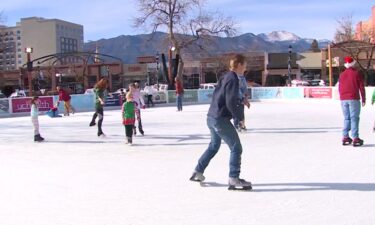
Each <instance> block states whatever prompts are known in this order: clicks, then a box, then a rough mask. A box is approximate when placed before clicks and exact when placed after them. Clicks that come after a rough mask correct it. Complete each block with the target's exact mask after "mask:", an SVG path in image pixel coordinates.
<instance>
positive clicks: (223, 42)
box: [84, 31, 330, 63]
mask: <svg viewBox="0 0 375 225" xmlns="http://www.w3.org/2000/svg"><path fill="white" fill-rule="evenodd" d="M167 37H168V34H167V33H163V32H154V33H151V34H139V35H121V36H118V37H115V38H109V39H100V40H98V41H89V42H87V43H85V44H84V51H95V49H96V47H98V49H99V52H100V53H102V54H108V55H112V56H115V57H118V58H121V59H122V60H123V62H124V63H136V61H137V57H139V56H153V55H155V54H156V53H157V52H158V53H167V49H168V45H167V44H165V43H166V40H167ZM313 40H314V39H311V38H301V37H299V36H297V35H295V34H293V33H290V32H287V31H273V32H271V33H268V34H264V33H261V34H258V35H255V34H253V33H246V34H242V35H239V36H235V37H211V41H210V42H209V44H207V43H206V44H205V45H204V46H205V47H204V50H202V49H201V48H199V47H197V46H191V47H189V48H187V49H185V50H184V52H183V54H184V57H185V58H186V56H190V57H191V58H195V57H196V55H198V54H200V56H202V54H203V55H204V56H213V55H217V54H222V53H226V52H249V51H266V52H288V47H289V45H291V46H292V51H293V52H304V51H307V50H309V49H310V48H311V43H312V42H313ZM329 42H330V41H329V40H318V44H319V48H324V47H326V46H327V45H328V43H329ZM200 44H203V43H202V42H200Z"/></svg>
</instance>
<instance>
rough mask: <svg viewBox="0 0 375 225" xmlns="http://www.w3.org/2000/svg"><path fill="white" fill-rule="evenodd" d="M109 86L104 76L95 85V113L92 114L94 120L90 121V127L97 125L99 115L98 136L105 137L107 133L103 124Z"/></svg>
mask: <svg viewBox="0 0 375 225" xmlns="http://www.w3.org/2000/svg"><path fill="white" fill-rule="evenodd" d="M107 87H108V81H107V79H106V78H102V79H101V80H99V81H98V82H97V83H96V84H95V86H94V93H95V113H94V115H93V116H92V120H91V122H90V127H92V126H95V124H96V123H95V120H96V118H97V117H99V120H98V137H105V134H104V133H103V130H102V124H103V119H104V107H103V106H104V104H105V102H104V101H105V91H106V89H107Z"/></svg>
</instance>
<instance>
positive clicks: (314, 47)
mask: <svg viewBox="0 0 375 225" xmlns="http://www.w3.org/2000/svg"><path fill="white" fill-rule="evenodd" d="M310 51H312V52H320V48H319V43H318V41H317V40H316V39H314V40H313V41H312V43H311V47H310Z"/></svg>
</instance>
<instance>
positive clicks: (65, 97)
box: [59, 89, 71, 102]
mask: <svg viewBox="0 0 375 225" xmlns="http://www.w3.org/2000/svg"><path fill="white" fill-rule="evenodd" d="M70 99H71V97H70V95H69V93H68V92H67V91H65V90H63V89H60V90H59V101H64V102H66V101H69V100H70Z"/></svg>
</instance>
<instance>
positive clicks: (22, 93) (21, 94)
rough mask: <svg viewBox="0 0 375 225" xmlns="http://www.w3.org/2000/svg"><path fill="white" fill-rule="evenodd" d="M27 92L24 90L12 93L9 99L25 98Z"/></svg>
mask: <svg viewBox="0 0 375 225" xmlns="http://www.w3.org/2000/svg"><path fill="white" fill-rule="evenodd" d="M26 93H27V91H24V90H18V89H17V90H16V91H15V92H13V93H12V94H11V95H10V96H9V98H24V97H27V94H26Z"/></svg>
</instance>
